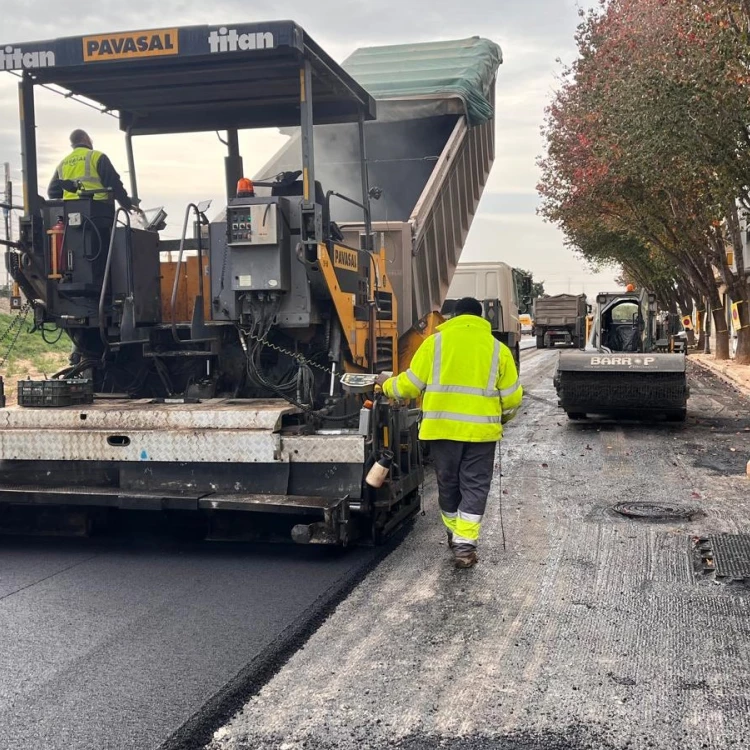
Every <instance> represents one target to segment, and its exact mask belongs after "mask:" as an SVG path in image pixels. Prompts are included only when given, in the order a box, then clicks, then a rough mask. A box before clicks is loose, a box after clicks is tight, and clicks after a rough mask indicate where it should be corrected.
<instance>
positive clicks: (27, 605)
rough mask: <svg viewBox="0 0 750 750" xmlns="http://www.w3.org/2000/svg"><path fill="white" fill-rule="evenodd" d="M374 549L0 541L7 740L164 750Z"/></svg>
mask: <svg viewBox="0 0 750 750" xmlns="http://www.w3.org/2000/svg"><path fill="white" fill-rule="evenodd" d="M374 555H375V552H374V551H373V550H371V549H359V550H354V551H351V552H349V553H347V554H346V555H345V556H331V554H330V553H329V552H327V551H326V550H320V549H312V548H299V547H292V546H288V547H257V546H252V547H250V546H231V545H230V546H227V545H221V544H218V543H217V544H210V543H205V544H176V543H170V542H168V541H165V539H164V538H163V537H161V538H160V537H155V538H151V539H145V538H143V537H141V538H129V539H121V540H117V541H107V542H104V541H92V542H88V541H85V540H82V541H77V540H50V539H45V540H41V539H31V540H29V539H13V538H7V537H6V538H2V539H0V633H1V634H2V639H1V640H0V748H3V750H5V749H6V748H7V750H58V749H59V750H105V749H106V750H125V749H126V748H128V749H130V748H132V749H134V750H135V749H137V750H148V749H149V748H158V747H159V746H160V745H161V744H162V743H163V742H164V741H165V740H166V739H167V738H168V737H169V736H170V735H171V734H172V733H173V732H175V731H176V730H178V729H179V728H180V727H181V726H182V725H183V724H184V723H185V722H187V721H188V720H189V719H190V718H191V717H192V716H193V715H194V714H196V713H197V712H199V711H201V709H202V707H203V706H204V705H205V704H206V703H207V701H209V700H210V699H212V698H214V697H215V696H217V694H219V695H220V694H221V693H222V691H223V690H225V688H226V687H227V685H228V684H232V683H233V681H235V677H236V676H237V675H238V674H240V673H242V674H241V675H240V677H238V680H240V681H241V680H244V681H245V682H248V681H251V680H252V677H253V668H254V665H256V664H257V665H258V667H260V664H261V663H262V662H264V660H265V659H272V658H273V655H274V652H275V651H276V650H278V649H280V648H282V647H283V646H285V644H286V641H285V637H286V636H288V635H289V634H290V633H292V634H293V632H294V631H295V630H296V629H302V628H304V626H305V623H306V622H307V621H308V620H310V618H311V617H313V616H314V614H315V613H316V612H317V611H318V610H319V608H320V607H322V606H324V605H325V603H326V601H327V600H329V599H330V598H331V597H333V596H335V595H336V594H337V592H338V590H339V589H340V588H341V587H345V586H346V585H347V584H348V582H350V581H351V580H352V579H353V578H354V577H355V576H356V575H357V574H358V573H359V572H361V571H362V570H364V569H366V568H367V566H368V565H370V564H371V563H372V561H373V557H374ZM290 637H291V636H290ZM243 670H244V672H243Z"/></svg>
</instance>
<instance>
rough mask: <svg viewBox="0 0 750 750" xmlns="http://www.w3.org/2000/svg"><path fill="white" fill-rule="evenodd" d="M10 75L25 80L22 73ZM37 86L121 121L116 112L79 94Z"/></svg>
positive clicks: (12, 71) (47, 85)
mask: <svg viewBox="0 0 750 750" xmlns="http://www.w3.org/2000/svg"><path fill="white" fill-rule="evenodd" d="M8 72H9V73H12V74H13V75H14V76H15V77H16V78H23V74H22V73H18V72H17V71H15V70H10V71H8ZM36 85H37V86H41V87H42V88H43V89H47V91H51V92H52V93H53V94H57V95H58V96H62V97H63V99H70V100H71V101H74V102H77V103H78V104H83V106H84V107H88V108H89V109H93V110H94V111H95V112H98V113H99V114H100V115H109V116H110V117H114V118H115V119H119V118H118V117H117V115H116V114H115V113H114V112H111V111H110V110H109V109H107V108H106V107H98V106H97V105H96V104H92V103H91V102H87V101H86V100H85V99H80V98H79V95H78V94H74V93H73V92H72V91H65V90H63V91H60V90H59V89H56V88H53V87H52V86H50V85H49V84H47V83H37V84H36Z"/></svg>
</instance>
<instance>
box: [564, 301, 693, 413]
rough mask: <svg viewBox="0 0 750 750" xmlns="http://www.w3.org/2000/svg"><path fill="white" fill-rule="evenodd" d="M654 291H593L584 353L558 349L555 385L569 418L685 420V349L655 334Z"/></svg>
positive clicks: (656, 307)
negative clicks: (590, 324) (592, 306)
mask: <svg viewBox="0 0 750 750" xmlns="http://www.w3.org/2000/svg"><path fill="white" fill-rule="evenodd" d="M657 313H658V306H657V300H656V295H654V294H653V293H650V292H648V291H647V290H640V291H625V292H602V293H601V294H599V295H597V298H596V307H595V310H594V313H593V324H592V326H591V331H590V334H589V340H588V342H587V344H586V348H585V351H583V352H560V355H559V362H558V366H557V371H556V373H555V376H554V385H555V388H556V390H557V395H558V398H559V405H560V406H561V407H562V408H563V409H564V410H565V411H566V413H567V415H568V418H569V419H573V420H578V419H584V418H585V417H587V416H588V415H591V414H599V415H605V416H608V417H614V418H635V419H640V418H651V417H654V416H662V417H664V418H666V419H667V420H669V421H684V419H685V417H686V414H687V401H688V397H689V395H690V393H689V389H688V385H687V374H686V361H685V354H684V352H682V353H679V352H677V351H675V346H674V345H672V346H669V345H668V344H667V343H666V342H664V341H662V340H660V339H658V338H657Z"/></svg>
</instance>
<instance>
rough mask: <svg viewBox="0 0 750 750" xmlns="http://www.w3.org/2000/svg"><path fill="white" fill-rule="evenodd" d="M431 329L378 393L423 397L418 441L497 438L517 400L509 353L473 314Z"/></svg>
mask: <svg viewBox="0 0 750 750" xmlns="http://www.w3.org/2000/svg"><path fill="white" fill-rule="evenodd" d="M437 330H438V333H436V334H435V335H433V336H430V337H429V338H428V339H426V340H425V341H424V343H423V344H422V345H421V346H420V347H419V349H417V351H416V353H415V354H414V357H413V358H412V361H411V366H410V367H409V369H408V370H406V372H402V373H401V374H400V375H399V376H398V377H395V378H390V379H389V380H387V381H386V382H385V383H384V384H383V393H384V394H385V395H386V396H387V397H388V398H391V399H399V400H410V399H415V398H418V397H419V395H420V394H422V393H423V394H424V396H423V399H422V425H421V428H420V431H419V437H420V439H421V440H459V441H464V442H468V443H485V442H495V441H497V440H500V438H501V437H502V434H503V427H502V425H503V424H504V423H506V422H508V421H510V420H511V419H513V417H514V416H515V415H516V412H517V411H518V409H519V407H520V406H521V400H522V399H523V388H522V387H521V383H520V381H519V379H518V370H517V369H516V363H515V361H514V360H513V355H512V354H511V351H510V349H509V348H508V347H507V346H505V344H502V343H501V342H499V341H498V340H497V339H495V337H494V336H493V335H492V329H491V327H490V324H489V322H488V321H486V320H484V319H483V318H480V317H478V316H476V315H459V316H458V317H457V318H452V319H451V320H449V321H447V322H446V323H443V324H442V325H440V326H438V329H437Z"/></svg>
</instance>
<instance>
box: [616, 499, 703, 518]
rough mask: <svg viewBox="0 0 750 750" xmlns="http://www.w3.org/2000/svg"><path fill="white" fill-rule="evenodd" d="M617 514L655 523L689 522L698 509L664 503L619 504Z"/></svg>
mask: <svg viewBox="0 0 750 750" xmlns="http://www.w3.org/2000/svg"><path fill="white" fill-rule="evenodd" d="M613 510H614V511H615V513H619V514H620V515H621V516H627V517H628V518H643V519H649V520H655V521H689V520H691V519H692V517H693V516H694V515H696V513H698V508H691V507H689V506H685V505H665V504H663V503H617V505H615V506H613Z"/></svg>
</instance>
